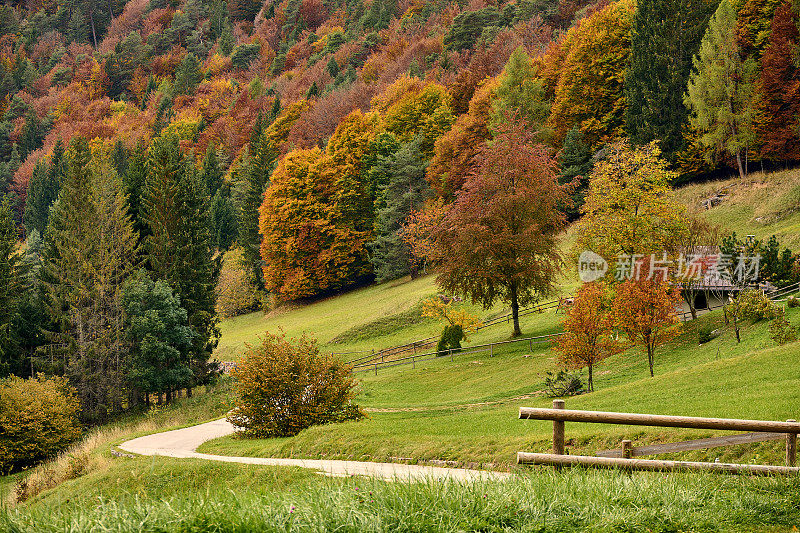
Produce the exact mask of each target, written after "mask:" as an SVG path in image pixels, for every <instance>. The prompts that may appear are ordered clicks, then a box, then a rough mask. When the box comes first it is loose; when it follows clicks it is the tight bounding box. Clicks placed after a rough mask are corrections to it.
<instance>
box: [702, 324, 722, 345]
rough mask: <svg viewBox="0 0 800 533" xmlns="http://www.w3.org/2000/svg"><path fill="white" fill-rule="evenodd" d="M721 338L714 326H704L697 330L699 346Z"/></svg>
mask: <svg viewBox="0 0 800 533" xmlns="http://www.w3.org/2000/svg"><path fill="white" fill-rule="evenodd" d="M718 336H719V332H718V331H717V330H716V329H714V326H711V325H704V326H700V328H699V329H698V330H697V343H698V344H705V343H707V342H710V341H712V340H714V339H716V338H717V337H718Z"/></svg>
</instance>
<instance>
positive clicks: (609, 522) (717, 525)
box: [0, 460, 800, 533]
mask: <svg viewBox="0 0 800 533" xmlns="http://www.w3.org/2000/svg"><path fill="white" fill-rule="evenodd" d="M154 462H155V463H160V462H161V461H158V460H156V461H154ZM169 463H170V464H169V465H167V464H161V465H160V469H159V470H158V474H154V475H148V473H147V471H143V472H138V476H139V479H136V480H133V479H131V478H130V476H127V477H125V473H124V472H121V471H118V472H114V474H115V475H120V476H123V478H122V479H124V480H126V481H127V483H129V484H130V488H127V487H126V488H125V489H124V490H118V489H117V485H118V484H119V480H117V483H116V485H115V484H114V481H115V480H114V479H113V478H111V477H106V478H105V479H97V480H95V481H97V482H111V484H112V486H111V487H109V488H108V489H105V488H103V489H101V490H95V491H91V490H90V491H89V492H88V493H87V494H81V493H80V492H77V491H76V492H74V493H73V496H74V497H75V498H76V499H75V500H72V501H71V502H70V503H69V504H64V505H60V504H59V503H60V502H57V501H55V500H52V499H51V500H50V501H40V502H37V503H36V504H34V505H33V506H29V507H27V508H23V509H16V510H12V511H10V512H2V511H0V529H2V530H4V531H119V532H128V531H130V532H137V533H138V532H145V531H146V532H150V531H152V532H163V531H192V532H199V531H209V532H211V531H213V532H221V531H333V530H335V531H342V532H354V533H355V532H364V531H368V532H378V531H419V532H423V531H424V532H427V531H485V532H493V531H498V532H500V531H564V532H566V531H596V532H605V531H608V532H611V531H615V532H619V531H665V532H666V531H737V532H740V531H790V530H791V531H794V530H796V529H792V528H793V527H794V526H796V525H797V524H798V522H799V521H800V479H797V478H793V479H785V478H783V479H782V478H754V477H720V476H712V475H688V474H675V475H671V476H663V475H660V474H649V473H638V474H633V475H628V474H624V473H613V472H597V471H582V470H578V469H573V470H568V471H563V472H560V473H554V472H552V471H551V470H541V471H539V472H537V473H536V474H533V475H528V476H520V477H517V478H515V479H514V480H512V481H509V482H504V483H491V482H475V483H471V484H467V485H454V484H451V483H415V484H404V483H397V484H391V483H383V482H379V481H371V480H363V479H326V478H319V479H313V480H312V479H310V478H309V477H308V476H309V475H313V474H308V473H301V472H298V471H289V470H286V469H282V470H277V469H269V468H260V469H250V470H248V469H245V468H244V467H237V466H236V465H209V464H207V463H206V464H202V463H198V462H193V461H183V462H180V465H181V466H185V467H186V468H185V469H179V468H178V467H176V466H175V465H176V464H178V462H177V461H171V462H169ZM137 466H139V465H137ZM193 476H195V477H196V476H203V478H204V480H205V479H214V481H215V484H213V485H211V486H209V484H208V483H207V482H206V481H201V482H199V483H195V482H193V479H191V477H193ZM216 476H218V477H216ZM187 477H189V479H187ZM142 480H146V481H147V482H142ZM234 487H235V488H234ZM228 488H232V489H233V490H227V489H228ZM109 494H110V495H112V496H113V498H112V499H109V498H108V495H109ZM98 495H101V496H102V497H101V498H98V497H97V496H98ZM555 495H557V496H555ZM764 524H769V528H768V529H765V528H764V527H763V526H764Z"/></svg>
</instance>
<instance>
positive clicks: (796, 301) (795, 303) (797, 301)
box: [786, 296, 800, 308]
mask: <svg viewBox="0 0 800 533" xmlns="http://www.w3.org/2000/svg"><path fill="white" fill-rule="evenodd" d="M786 305H787V306H789V307H791V308H795V307H800V298H798V297H797V296H789V298H787V299H786Z"/></svg>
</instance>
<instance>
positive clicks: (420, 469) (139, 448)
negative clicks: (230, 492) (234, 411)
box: [119, 419, 510, 481]
mask: <svg viewBox="0 0 800 533" xmlns="http://www.w3.org/2000/svg"><path fill="white" fill-rule="evenodd" d="M235 431H236V430H235V429H234V427H233V425H231V424H230V423H229V422H227V421H226V420H225V419H221V420H215V421H213V422H207V423H205V424H200V425H197V426H192V427H188V428H183V429H176V430H173V431H165V432H163V433H155V434H153V435H147V436H144V437H139V438H137V439H133V440H129V441H127V442H124V443H122V444H121V445H120V446H119V448H120V449H122V450H125V451H126V452H130V453H135V454H139V455H160V456H164V457H177V458H195V459H206V460H209V461H223V462H227V463H243V464H251V465H269V466H299V467H301V468H310V469H312V470H318V471H319V472H320V473H321V474H325V475H328V476H338V477H342V476H368V477H373V478H378V479H384V480H388V481H414V480H420V479H433V480H443V479H449V480H454V481H472V480H475V479H507V478H508V477H509V476H510V474H507V473H504V472H488V471H485V470H468V469H465V468H441V467H436V466H422V465H407V464H401V463H372V462H363V461H333V460H320V459H279V458H261V457H230V456H226V455H212V454H207V453H199V452H197V451H196V450H197V448H198V447H199V446H200V445H201V444H203V443H204V442H206V441H209V440H212V439H216V438H219V437H224V436H226V435H230V434H232V433H234V432H235Z"/></svg>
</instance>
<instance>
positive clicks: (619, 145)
mask: <svg viewBox="0 0 800 533" xmlns="http://www.w3.org/2000/svg"><path fill="white" fill-rule="evenodd" d="M660 155H661V151H660V150H659V148H658V146H657V144H656V142H652V143H650V144H648V145H646V146H642V147H632V146H630V144H629V143H628V142H627V141H617V142H615V143H613V144H611V145H609V146H608V148H607V153H606V158H605V159H604V160H602V161H599V162H598V163H597V164H596V165H595V167H594V170H593V171H592V174H591V178H590V181H589V192H588V194H587V197H586V203H585V204H584V206H583V208H582V210H581V211H582V212H583V214H584V217H583V219H582V220H581V222H580V225H579V230H578V231H579V236H578V241H577V249H578V251H579V252H580V251H583V250H592V251H593V252H595V253H598V254H600V255H601V256H603V257H604V258H605V259H606V260H607V261H609V262H611V261H612V260H613V259H614V258H615V257H617V256H618V255H620V254H625V255H629V256H631V255H633V254H641V255H648V254H653V253H658V252H661V251H662V250H663V251H668V252H669V251H672V250H674V248H675V244H676V241H677V240H678V239H679V238H680V237H681V236H682V235H683V234H684V233H685V231H686V227H685V223H684V221H683V218H684V216H683V214H684V209H683V207H682V206H681V205H680V204H679V203H678V201H677V200H676V199H675V196H674V193H673V191H672V188H671V187H670V181H671V180H672V179H674V178H675V173H674V172H671V171H669V170H667V162H666V161H664V160H663V159H662V158H661V157H660Z"/></svg>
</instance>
